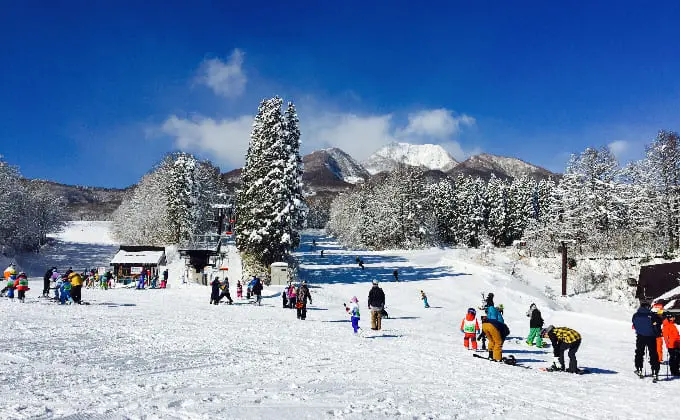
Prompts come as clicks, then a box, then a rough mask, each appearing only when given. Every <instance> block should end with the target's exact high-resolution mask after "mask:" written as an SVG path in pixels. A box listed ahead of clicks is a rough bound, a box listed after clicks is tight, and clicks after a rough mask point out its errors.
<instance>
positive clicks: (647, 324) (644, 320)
mask: <svg viewBox="0 0 680 420" xmlns="http://www.w3.org/2000/svg"><path fill="white" fill-rule="evenodd" d="M650 306H651V305H650V303H649V301H647V300H641V301H640V308H639V309H638V310H637V312H635V314H634V315H633V328H634V329H635V334H636V338H635V373H637V374H638V376H640V377H641V378H642V377H643V374H642V364H643V355H644V352H645V347H646V348H647V351H648V352H649V364H650V365H651V367H652V375H653V376H654V380H658V378H659V355H658V354H657V353H656V338H657V337H658V336H659V335H660V334H661V319H659V316H658V315H657V314H655V313H654V312H652V311H651V310H650V309H649V308H650Z"/></svg>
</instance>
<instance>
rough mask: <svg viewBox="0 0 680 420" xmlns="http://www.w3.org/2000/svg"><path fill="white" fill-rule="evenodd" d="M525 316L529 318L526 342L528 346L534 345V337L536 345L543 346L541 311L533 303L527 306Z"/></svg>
mask: <svg viewBox="0 0 680 420" xmlns="http://www.w3.org/2000/svg"><path fill="white" fill-rule="evenodd" d="M527 316H528V317H529V318H530V319H529V336H528V337H527V344H528V345H530V346H533V345H534V338H536V347H543V339H542V338H541V328H543V323H544V322H543V317H542V316H541V311H539V310H538V307H537V306H536V304H535V303H532V304H531V305H530V306H529V310H528V311H527Z"/></svg>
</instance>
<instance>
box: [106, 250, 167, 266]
mask: <svg viewBox="0 0 680 420" xmlns="http://www.w3.org/2000/svg"><path fill="white" fill-rule="evenodd" d="M163 254H165V252H163V251H136V252H133V251H124V250H120V251H118V252H117V253H116V255H115V256H114V257H113V259H112V260H111V264H138V265H150V264H156V265H158V264H160V263H161V260H162V259H163Z"/></svg>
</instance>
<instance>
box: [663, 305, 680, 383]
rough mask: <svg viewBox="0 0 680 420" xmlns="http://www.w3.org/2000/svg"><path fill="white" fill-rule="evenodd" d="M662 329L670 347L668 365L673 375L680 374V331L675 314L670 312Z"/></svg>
mask: <svg viewBox="0 0 680 420" xmlns="http://www.w3.org/2000/svg"><path fill="white" fill-rule="evenodd" d="M662 331H663V338H664V340H665V341H666V348H667V349H668V355H669V357H668V367H669V368H670V370H671V375H673V376H680V332H679V331H678V324H676V323H675V314H673V313H670V314H668V316H667V317H666V319H664V320H663V324H662Z"/></svg>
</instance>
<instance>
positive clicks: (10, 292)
mask: <svg viewBox="0 0 680 420" xmlns="http://www.w3.org/2000/svg"><path fill="white" fill-rule="evenodd" d="M16 281H17V276H16V274H10V275H9V277H8V278H7V285H6V286H5V289H3V290H5V292H6V293H7V297H8V298H10V299H14V289H15V288H16V286H15V284H16Z"/></svg>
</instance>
